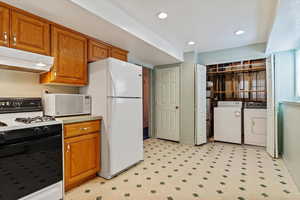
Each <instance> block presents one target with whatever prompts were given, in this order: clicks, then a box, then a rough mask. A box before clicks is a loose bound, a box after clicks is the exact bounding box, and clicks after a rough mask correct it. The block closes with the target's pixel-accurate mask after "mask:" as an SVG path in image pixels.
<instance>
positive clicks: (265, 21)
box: [5, 0, 277, 67]
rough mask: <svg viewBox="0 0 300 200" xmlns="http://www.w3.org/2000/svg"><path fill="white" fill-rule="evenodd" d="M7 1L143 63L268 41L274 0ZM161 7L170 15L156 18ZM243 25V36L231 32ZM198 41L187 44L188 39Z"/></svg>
mask: <svg viewBox="0 0 300 200" xmlns="http://www.w3.org/2000/svg"><path fill="white" fill-rule="evenodd" d="M5 2H7V3H8V4H11V5H14V6H16V7H18V8H21V9H24V10H27V11H29V12H32V13H34V14H37V15H39V16H41V17H44V18H47V19H49V20H52V21H54V22H56V23H59V24H62V25H65V26H67V27H70V28H72V29H74V30H77V31H79V32H82V33H85V34H87V35H90V36H92V37H95V38H97V39H100V40H103V41H105V42H108V43H110V44H113V45H115V46H118V47H120V48H124V49H126V50H129V52H130V54H129V60H130V61H131V62H134V63H137V64H142V65H146V66H150V67H151V66H156V65H163V64H171V63H177V62H182V61H183V52H189V51H197V52H207V51H213V50H220V49H227V48H234V47H240V46H245V45H249V44H255V43H262V42H266V41H267V40H268V35H269V32H270V30H271V27H272V23H273V18H274V17H273V16H274V13H275V11H274V10H275V7H276V4H277V0H184V1H182V0H164V1H162V0H150V1H149V0H147V1H146V0H51V1H37V0H26V1H23V0H6V1H5ZM160 11H164V12H166V13H168V16H169V17H168V18H167V19H165V20H159V19H158V18H157V14H158V12H160ZM239 29H242V30H244V31H246V33H245V34H244V35H240V36H236V35H235V34H234V32H235V31H236V30H239ZM191 40H192V41H195V42H196V44H195V45H193V46H188V45H187V42H188V41H191Z"/></svg>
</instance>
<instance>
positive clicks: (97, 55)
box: [88, 40, 110, 62]
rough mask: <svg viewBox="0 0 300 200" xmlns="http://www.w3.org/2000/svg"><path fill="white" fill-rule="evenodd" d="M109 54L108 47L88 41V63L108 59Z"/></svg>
mask: <svg viewBox="0 0 300 200" xmlns="http://www.w3.org/2000/svg"><path fill="white" fill-rule="evenodd" d="M109 54H110V47H109V46H108V45H106V44H104V43H100V42H97V41H94V40H89V53H88V61H89V62H94V61H97V60H101V59H105V58H108V57H109Z"/></svg>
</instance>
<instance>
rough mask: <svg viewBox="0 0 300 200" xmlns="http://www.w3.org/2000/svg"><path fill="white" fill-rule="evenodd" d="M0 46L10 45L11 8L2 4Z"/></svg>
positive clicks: (0, 10) (0, 11)
mask: <svg viewBox="0 0 300 200" xmlns="http://www.w3.org/2000/svg"><path fill="white" fill-rule="evenodd" d="M0 46H9V9H8V8H5V7H1V6H0Z"/></svg>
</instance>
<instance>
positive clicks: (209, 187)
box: [66, 139, 300, 200]
mask: <svg viewBox="0 0 300 200" xmlns="http://www.w3.org/2000/svg"><path fill="white" fill-rule="evenodd" d="M144 153H145V154H144V159H145V160H144V161H143V162H142V163H140V164H138V165H137V166H135V167H133V168H131V169H129V170H128V171H126V172H124V173H122V174H120V175H119V176H117V177H115V178H113V179H112V180H105V179H102V178H95V179H93V180H91V181H89V182H87V183H85V184H83V185H81V186H80V187H77V188H75V189H73V190H71V191H69V192H68V193H67V194H66V199H67V200H260V199H262V200H265V199H268V200H298V199H299V200H300V194H299V191H298V190H297V188H296V186H295V184H294V182H293V181H292V179H291V177H290V175H289V173H288V171H287V169H286V167H285V165H284V163H283V161H282V159H277V160H273V159H272V158H271V157H269V155H268V154H267V153H266V151H265V150H264V148H260V147H253V146H245V145H242V146H241V145H234V144H226V143H217V142H216V143H209V144H206V145H203V146H192V145H183V144H178V143H175V142H170V141H164V140H158V139H148V140H146V141H145V142H144Z"/></svg>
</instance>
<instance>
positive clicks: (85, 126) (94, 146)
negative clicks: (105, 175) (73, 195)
mask: <svg viewBox="0 0 300 200" xmlns="http://www.w3.org/2000/svg"><path fill="white" fill-rule="evenodd" d="M100 130H101V129H100V121H99V120H96V121H90V122H81V123H74V124H66V125H64V136H65V139H64V148H65V150H64V152H65V155H64V157H65V162H64V169H65V174H64V176H65V189H66V190H69V189H71V188H73V187H75V186H78V185H80V184H81V183H83V182H85V181H87V180H89V179H91V178H93V177H95V176H96V173H97V172H98V171H99V170H100Z"/></svg>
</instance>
